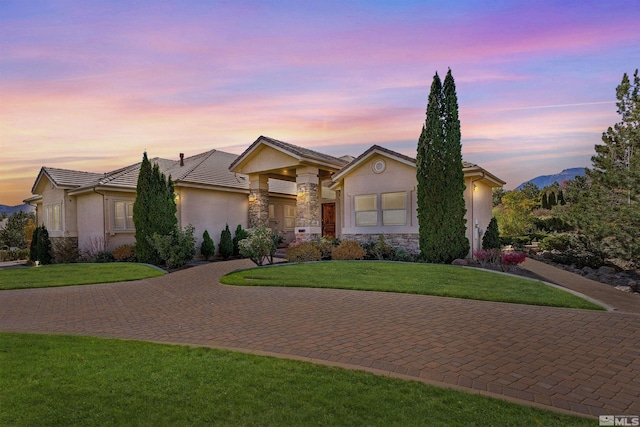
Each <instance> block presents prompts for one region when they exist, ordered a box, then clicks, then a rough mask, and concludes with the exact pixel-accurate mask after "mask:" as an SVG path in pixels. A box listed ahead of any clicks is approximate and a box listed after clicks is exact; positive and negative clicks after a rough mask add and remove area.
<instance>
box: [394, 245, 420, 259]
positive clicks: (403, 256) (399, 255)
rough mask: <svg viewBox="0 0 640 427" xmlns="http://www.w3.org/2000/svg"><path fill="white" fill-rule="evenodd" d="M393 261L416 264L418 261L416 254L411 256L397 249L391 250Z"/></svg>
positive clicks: (403, 249)
mask: <svg viewBox="0 0 640 427" xmlns="http://www.w3.org/2000/svg"><path fill="white" fill-rule="evenodd" d="M392 259H393V260H394V261H400V262H416V261H417V259H418V256H417V254H412V253H410V252H409V251H407V250H406V249H405V248H402V247H399V248H395V249H394V250H393V258H392Z"/></svg>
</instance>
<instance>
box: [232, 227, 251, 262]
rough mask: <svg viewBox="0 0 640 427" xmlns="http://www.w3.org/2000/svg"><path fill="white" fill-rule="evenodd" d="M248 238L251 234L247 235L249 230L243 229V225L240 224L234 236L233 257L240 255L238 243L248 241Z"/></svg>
mask: <svg viewBox="0 0 640 427" xmlns="http://www.w3.org/2000/svg"><path fill="white" fill-rule="evenodd" d="M248 236H249V234H248V233H247V230H245V229H243V228H242V225H240V224H238V226H237V227H236V232H235V234H234V235H233V256H238V255H240V247H239V246H238V243H239V242H240V241H241V240H244V239H246V238H247V237H248Z"/></svg>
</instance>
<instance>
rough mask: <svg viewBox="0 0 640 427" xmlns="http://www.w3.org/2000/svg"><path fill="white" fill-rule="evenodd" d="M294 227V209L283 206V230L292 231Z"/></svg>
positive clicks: (291, 206)
mask: <svg viewBox="0 0 640 427" xmlns="http://www.w3.org/2000/svg"><path fill="white" fill-rule="evenodd" d="M295 226H296V207H295V206H293V205H284V228H285V229H293V228H294V227H295Z"/></svg>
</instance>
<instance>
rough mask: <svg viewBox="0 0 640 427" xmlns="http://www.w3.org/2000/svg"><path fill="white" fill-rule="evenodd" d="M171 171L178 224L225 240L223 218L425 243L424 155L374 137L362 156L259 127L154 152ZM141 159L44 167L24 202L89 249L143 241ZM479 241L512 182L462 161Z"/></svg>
mask: <svg viewBox="0 0 640 427" xmlns="http://www.w3.org/2000/svg"><path fill="white" fill-rule="evenodd" d="M151 162H152V163H157V164H158V166H159V168H160V170H161V171H162V172H163V173H164V174H165V175H166V176H169V175H171V177H172V179H173V181H174V185H175V191H176V196H177V200H176V202H177V208H178V211H177V216H178V224H179V225H180V226H181V227H184V226H186V225H188V224H191V225H193V226H194V227H195V235H196V237H197V238H198V242H197V246H198V247H199V246H200V243H201V241H202V234H203V232H204V231H205V230H208V231H209V234H210V235H211V236H212V237H213V239H214V240H215V241H216V243H218V239H219V237H220V233H221V231H222V230H223V229H224V227H225V225H227V224H228V225H229V227H230V228H231V229H232V230H233V229H234V228H235V227H236V226H237V225H241V226H242V227H243V228H250V227H252V226H255V225H266V226H268V227H270V228H272V229H273V230H274V231H277V232H278V233H280V234H281V235H282V237H283V238H284V240H285V242H287V243H288V242H291V241H293V240H295V239H302V240H310V239H314V238H318V237H322V236H332V237H338V238H340V239H343V240H346V239H352V240H358V241H361V242H363V241H366V240H369V239H377V238H378V235H380V234H382V235H384V236H385V238H386V239H387V240H388V242H389V243H391V244H392V245H393V246H404V247H405V248H406V249H408V250H410V251H414V252H417V251H418V222H417V200H416V194H417V192H416V190H417V188H416V186H417V180H416V161H415V159H413V158H411V157H407V156H405V155H402V154H399V153H396V152H394V151H391V150H388V149H386V148H383V147H380V146H377V145H374V146H372V147H371V148H369V149H368V150H367V151H365V152H364V153H362V154H361V155H360V156H358V157H357V158H353V157H351V156H344V157H340V158H338V157H333V156H330V155H328V154H324V153H320V152H317V151H314V150H309V149H306V148H303V147H299V146H296V145H292V144H289V143H286V142H282V141H278V140H276V139H272V138H268V137H264V136H261V137H259V138H258V139H257V140H256V141H255V142H254V143H253V144H251V145H250V146H249V147H248V148H247V149H246V150H245V152H244V153H242V154H241V155H240V156H238V155H235V154H230V153H225V152H223V151H219V150H211V151H207V152H205V153H201V154H197V155H195V156H191V157H184V155H183V154H180V155H179V158H178V159H174V160H170V159H160V158H154V159H151ZM139 169H140V163H137V164H134V165H130V166H127V167H124V168H122V169H118V170H115V171H111V172H107V173H104V174H101V173H90V172H80V171H73V170H65V169H58V168H52V167H42V168H41V170H40V172H39V173H38V176H37V177H36V180H35V182H34V184H33V187H32V190H31V192H32V194H33V196H32V197H30V198H29V199H26V200H25V203H28V204H31V205H34V206H35V207H36V212H37V217H38V223H39V224H44V225H46V227H47V229H48V230H49V235H50V236H51V238H62V237H69V238H73V239H77V243H78V247H79V248H80V249H81V250H95V249H96V248H101V247H104V248H107V249H110V250H112V249H114V248H116V247H118V246H120V245H124V244H133V243H135V237H134V233H135V229H134V224H133V203H134V201H135V197H136V183H137V179H138V172H139ZM463 171H464V179H465V184H466V190H465V194H464V197H465V202H466V206H467V215H466V219H467V238H468V239H469V242H470V244H471V249H472V250H474V249H478V248H480V245H481V234H482V231H483V230H484V229H486V227H487V225H488V224H489V221H490V219H491V209H492V188H493V187H499V186H502V185H504V184H505V183H504V181H502V180H500V179H499V178H497V177H496V176H494V175H492V174H491V173H489V172H488V171H486V170H484V169H482V168H481V167H479V166H477V165H474V164H471V163H467V162H463Z"/></svg>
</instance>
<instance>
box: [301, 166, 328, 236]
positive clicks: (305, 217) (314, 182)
mask: <svg viewBox="0 0 640 427" xmlns="http://www.w3.org/2000/svg"><path fill="white" fill-rule="evenodd" d="M318 172H319V170H318V168H314V167H298V168H297V169H296V187H297V199H296V207H297V213H296V239H297V240H304V241H306V240H312V239H315V238H319V237H322V224H321V219H320V218H321V216H322V212H321V210H320V209H321V206H320V198H319V187H320V181H319V179H318Z"/></svg>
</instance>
